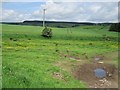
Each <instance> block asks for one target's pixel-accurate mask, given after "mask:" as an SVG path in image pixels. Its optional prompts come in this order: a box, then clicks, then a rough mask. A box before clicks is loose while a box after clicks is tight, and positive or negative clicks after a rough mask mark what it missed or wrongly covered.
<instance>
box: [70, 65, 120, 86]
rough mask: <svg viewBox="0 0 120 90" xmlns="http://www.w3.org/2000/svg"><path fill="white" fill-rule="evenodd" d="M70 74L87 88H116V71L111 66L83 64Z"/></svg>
mask: <svg viewBox="0 0 120 90" xmlns="http://www.w3.org/2000/svg"><path fill="white" fill-rule="evenodd" d="M72 72H73V75H74V77H75V78H76V79H78V80H81V81H83V82H85V83H87V85H88V87H89V88H117V87H118V70H117V68H116V67H115V66H114V65H112V64H99V63H91V64H83V65H81V66H78V67H76V68H74V69H73V70H72Z"/></svg>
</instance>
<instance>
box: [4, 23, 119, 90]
mask: <svg viewBox="0 0 120 90" xmlns="http://www.w3.org/2000/svg"><path fill="white" fill-rule="evenodd" d="M42 30H43V28H42V27H39V26H17V25H7V24H6V25H2V54H3V55H2V67H3V68H2V70H3V77H2V79H3V80H2V85H3V86H2V87H3V88H86V87H87V86H86V82H84V81H80V80H77V79H75V78H74V77H73V75H72V74H71V72H70V68H74V67H75V65H76V64H77V63H78V62H77V61H76V60H71V59H70V58H68V57H64V56H63V55H64V54H66V55H70V56H76V57H80V58H82V59H83V60H86V61H85V62H87V63H90V62H91V61H92V59H93V58H92V57H94V56H95V55H98V54H104V55H108V57H111V54H109V53H111V52H117V51H118V33H117V32H109V31H108V30H109V26H97V25H96V26H80V27H74V28H52V31H53V37H52V38H51V39H48V38H44V37H42V36H41V32H42ZM83 54H85V56H84V55H83ZM86 57H87V59H86ZM111 58H112V57H111ZM117 60H118V59H117V57H113V61H112V62H110V63H113V64H115V65H117V63H118V61H117ZM60 62H66V63H67V64H66V66H65V65H64V66H62V65H61V66H60V65H58V63H60ZM68 63H71V64H70V66H69V67H70V68H69V67H67V65H68ZM64 64H65V63H64ZM55 73H56V74H57V73H59V75H54V74H55Z"/></svg>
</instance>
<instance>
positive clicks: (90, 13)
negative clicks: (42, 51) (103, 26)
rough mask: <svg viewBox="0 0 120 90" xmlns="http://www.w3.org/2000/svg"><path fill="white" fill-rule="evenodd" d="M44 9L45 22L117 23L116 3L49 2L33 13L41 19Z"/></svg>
mask: <svg viewBox="0 0 120 90" xmlns="http://www.w3.org/2000/svg"><path fill="white" fill-rule="evenodd" d="M43 8H45V9H46V20H56V21H57V20H58V21H92V22H112V21H113V22H117V21H118V20H117V19H118V6H117V3H113V2H112V3H110V2H109V3H105V2H104V3H103V2H101V3H100V2H99V3H98V2H92V3H91V2H85V3H83V2H82V3H76V2H72V3H70V2H53V0H50V1H49V2H46V4H44V5H42V6H41V10H40V11H35V12H34V13H35V14H37V15H39V16H40V17H41V18H42V10H43Z"/></svg>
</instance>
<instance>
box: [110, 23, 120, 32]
mask: <svg viewBox="0 0 120 90" xmlns="http://www.w3.org/2000/svg"><path fill="white" fill-rule="evenodd" d="M109 31H114V32H120V23H114V24H112V25H111V26H110V29H109Z"/></svg>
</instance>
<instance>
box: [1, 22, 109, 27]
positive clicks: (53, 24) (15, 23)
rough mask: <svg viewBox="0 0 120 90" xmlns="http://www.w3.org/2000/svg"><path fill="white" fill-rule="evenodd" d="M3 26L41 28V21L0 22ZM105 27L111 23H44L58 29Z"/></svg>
mask: <svg viewBox="0 0 120 90" xmlns="http://www.w3.org/2000/svg"><path fill="white" fill-rule="evenodd" d="M2 23H3V24H12V25H32V26H42V23H43V21H23V22H2ZM96 24H98V25H103V24H104V25H106V24H111V23H91V22H60V21H45V25H46V26H48V27H58V28H67V27H77V26H81V25H96Z"/></svg>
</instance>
